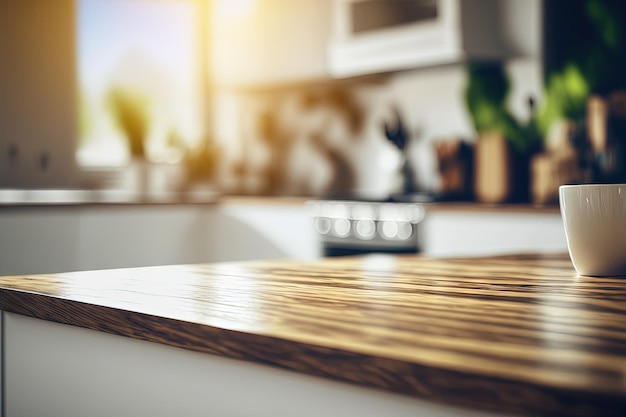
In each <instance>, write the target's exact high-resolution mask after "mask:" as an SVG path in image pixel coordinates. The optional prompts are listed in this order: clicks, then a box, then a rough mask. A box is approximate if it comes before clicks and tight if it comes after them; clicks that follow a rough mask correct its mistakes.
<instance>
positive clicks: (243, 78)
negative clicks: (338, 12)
mask: <svg viewBox="0 0 626 417" xmlns="http://www.w3.org/2000/svg"><path fill="white" fill-rule="evenodd" d="M212 12H213V13H212V19H211V25H210V27H211V34H210V36H211V41H210V45H211V67H212V72H213V74H212V77H213V82H214V83H215V85H216V86H217V87H222V86H226V87H236V88H255V87H263V86H267V85H281V84H285V83H298V82H306V81H312V80H320V79H324V78H327V77H328V65H327V45H328V37H329V33H330V15H331V14H330V0H249V1H232V0H219V1H216V2H214V6H213V11H212Z"/></svg>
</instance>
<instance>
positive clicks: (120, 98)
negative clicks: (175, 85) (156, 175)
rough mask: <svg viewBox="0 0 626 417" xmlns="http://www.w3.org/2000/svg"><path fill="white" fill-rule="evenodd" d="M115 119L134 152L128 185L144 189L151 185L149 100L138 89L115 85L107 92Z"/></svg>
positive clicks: (136, 188) (143, 190) (108, 101)
mask: <svg viewBox="0 0 626 417" xmlns="http://www.w3.org/2000/svg"><path fill="white" fill-rule="evenodd" d="M107 103H108V105H109V109H110V111H111V113H112V116H113V119H114V120H115V122H116V124H117V125H118V127H119V129H120V130H121V131H122V133H123V135H124V138H125V139H126V145H127V147H128V153H129V155H130V166H129V174H130V175H129V178H128V179H127V187H128V188H130V189H132V190H133V191H139V192H140V193H144V192H145V191H146V190H147V188H148V175H149V173H148V170H149V167H148V165H147V159H146V139H147V134H148V100H147V98H146V97H145V96H144V95H142V94H141V93H139V92H137V91H133V90H131V89H128V88H122V87H113V88H112V89H111V90H110V91H109V93H108V95H107Z"/></svg>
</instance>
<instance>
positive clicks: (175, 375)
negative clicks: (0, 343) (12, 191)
mask: <svg viewBox="0 0 626 417" xmlns="http://www.w3.org/2000/svg"><path fill="white" fill-rule="evenodd" d="M2 314H3V323H4V326H5V332H4V335H5V339H6V340H5V343H4V349H5V352H4V358H5V361H4V366H5V367H6V369H5V377H4V378H3V379H2V382H3V383H4V384H5V387H4V393H5V394H6V398H5V402H4V405H5V415H6V417H21V416H47V417H79V416H92V417H100V416H102V417H104V416H107V417H108V416H146V417H147V416H150V417H158V416H225V417H234V416H258V417H288V416H289V417H290V416H300V417H315V416H336V417H352V416H354V417H356V416H359V417H374V416H394V417H409V416H418V415H419V416H425V417H452V416H459V415H463V416H466V417H479V416H484V417H489V416H491V417H495V416H496V414H492V413H486V412H477V411H473V410H466V409H462V408H458V407H454V406H450V405H445V404H435V403H432V402H428V401H426V400H421V399H418V398H413V397H409V396H405V395H399V394H394V393H390V392H386V391H382V390H376V389H372V388H365V387H361V386H357V385H354V384H346V383H341V382H337V381H333V380H331V379H323V378H319V377H312V376H309V375H304V374H300V373H297V372H290V371H286V370H283V369H277V368H274V367H271V366H264V365H260V364H258V363H252V362H246V361H240V360H234V359H228V358H224V357H220V356H216V355H209V354H202V353H198V352H192V351H189V350H185V349H178V348H174V347H171V346H165V345H161V344H159V343H152V342H146V341H142V340H137V339H131V338H127V337H122V336H114V335H111V334H108V333H102V332H97V331H94V330H87V329H82V328H79V327H73V326H68V325H64V324H59V323H53V322H48V321H43V320H37V319H33V318H30V317H25V316H20V315H18V314H12V313H6V312H2Z"/></svg>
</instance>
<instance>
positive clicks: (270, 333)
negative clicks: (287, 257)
mask: <svg viewBox="0 0 626 417" xmlns="http://www.w3.org/2000/svg"><path fill="white" fill-rule="evenodd" d="M0 309H2V310H4V311H8V312H13V313H18V314H23V315H27V316H31V317H35V318H39V319H43V320H50V321H54V322H60V323H65V324H69V325H74V326H80V327H85V328H89V329H94V330H99V331H103V332H107V333H111V334H116V335H121V336H126V337H132V338H137V339H142V340H148V341H153V342H157V343H162V344H166V345H171V346H176V347H180V348H184V349H191V350H194V351H199V352H205V353H209V354H214V355H219V356H223V357H229V358H235V359H241V360H245V361H252V362H257V363H262V364H266V365H272V366H277V367H280V368H284V369H289V370H293V371H296V372H300V373H305V374H311V375H316V376H321V377H326V378H332V379H336V380H340V381H345V382H350V383H355V384H360V385H365V386H370V387H376V388H380V389H385V390H390V391H395V392H399V393H403V394H406V395H411V396H417V397H422V398H426V399H430V400H434V401H437V402H443V403H447V404H455V405H461V406H465V407H472V408H479V409H487V410H495V411H501V412H513V413H520V414H525V415H567V416H597V415H602V416H613V415H614V416H618V415H620V416H621V415H623V410H626V331H625V329H626V279H625V278H610V277H605V278H592V277H579V276H577V275H576V272H575V271H574V269H573V267H572V265H571V263H570V261H569V258H568V257H567V256H566V255H560V254H559V255H517V256H502V257H488V258H455V259H445V260H444V259H428V258H423V257H419V256H393V257H392V256H380V255H375V256H366V257H354V258H328V259H323V260H319V261H312V262H306V263H303V262H296V261H252V262H239V263H223V264H209V265H184V266H163V267H148V268H134V269H117V270H104V271H91V272H77V273H67V274H50V275H33V276H19V277H15V276H7V277H0Z"/></svg>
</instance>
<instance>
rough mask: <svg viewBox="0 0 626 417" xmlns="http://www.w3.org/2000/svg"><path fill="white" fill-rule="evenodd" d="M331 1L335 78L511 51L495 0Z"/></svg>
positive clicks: (331, 54)
mask: <svg viewBox="0 0 626 417" xmlns="http://www.w3.org/2000/svg"><path fill="white" fill-rule="evenodd" d="M333 1H334V2H333V22H332V36H331V42H330V45H329V57H328V58H329V67H330V72H331V75H332V76H334V77H337V78H344V77H351V76H358V75H367V74H375V73H384V72H391V71H399V70H406V69H414V68H420V67H427V66H434V65H443V64H451V63H458V62H463V61H465V60H469V59H475V60H500V59H504V58H507V56H508V55H511V53H510V51H508V49H507V46H506V42H505V39H506V36H505V31H504V27H503V26H504V24H503V19H502V10H501V9H502V7H503V2H502V1H499V0H333Z"/></svg>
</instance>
